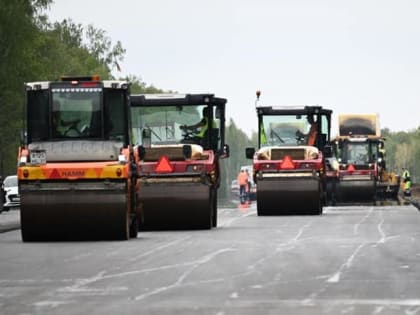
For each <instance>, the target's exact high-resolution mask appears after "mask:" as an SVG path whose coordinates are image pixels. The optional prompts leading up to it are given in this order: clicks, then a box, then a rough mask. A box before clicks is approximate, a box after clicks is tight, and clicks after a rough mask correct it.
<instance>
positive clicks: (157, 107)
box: [130, 94, 227, 152]
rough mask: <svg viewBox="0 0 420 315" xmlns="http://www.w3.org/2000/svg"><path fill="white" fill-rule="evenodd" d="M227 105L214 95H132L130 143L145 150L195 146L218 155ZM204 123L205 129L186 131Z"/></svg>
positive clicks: (223, 132) (222, 142)
mask: <svg viewBox="0 0 420 315" xmlns="http://www.w3.org/2000/svg"><path fill="white" fill-rule="evenodd" d="M226 102H227V100H226V99H224V98H219V97H215V96H214V95H213V94H139V95H131V99H130V106H131V121H132V133H133V142H134V144H136V145H140V146H145V147H147V146H150V145H151V146H159V145H171V144H180V143H197V144H200V145H201V146H203V148H204V149H206V150H208V149H211V150H213V151H215V152H219V151H220V150H221V149H222V148H223V147H224V144H225V140H224V136H225V105H226ZM203 121H204V122H205V124H207V125H206V126H207V127H206V128H205V129H202V127H200V128H198V127H197V130H194V128H192V127H191V129H186V128H185V126H194V125H196V124H198V123H200V122H203Z"/></svg>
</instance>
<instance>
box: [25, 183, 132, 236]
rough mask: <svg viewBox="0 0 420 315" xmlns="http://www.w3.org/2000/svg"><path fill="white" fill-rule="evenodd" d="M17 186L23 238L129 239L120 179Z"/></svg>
mask: <svg viewBox="0 0 420 315" xmlns="http://www.w3.org/2000/svg"><path fill="white" fill-rule="evenodd" d="M20 187H21V210H20V215H21V230H22V239H23V241H56V240H125V239H128V236H129V234H128V231H129V220H128V212H127V211H128V210H127V209H128V205H127V193H126V189H125V187H126V185H125V183H123V182H120V183H110V184H109V183H108V184H104V183H103V182H100V183H97V182H95V183H93V182H88V183H86V182H83V183H81V182H74V183H67V182H65V183H51V182H50V183H48V184H40V185H36V184H26V185H25V184H21V186H20Z"/></svg>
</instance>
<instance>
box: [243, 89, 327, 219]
mask: <svg viewBox="0 0 420 315" xmlns="http://www.w3.org/2000/svg"><path fill="white" fill-rule="evenodd" d="M259 97H260V93H259V92H257V101H256V111H257V116H258V149H257V150H256V149H255V148H246V157H247V158H249V159H253V168H254V181H255V182H256V184H257V213H258V215H278V214H322V211H323V206H324V204H325V201H326V197H325V191H326V190H325V185H326V181H325V154H324V150H325V149H326V145H327V143H328V142H329V140H330V129H331V114H332V110H329V109H325V108H322V107H321V106H260V105H259V104H258V101H259Z"/></svg>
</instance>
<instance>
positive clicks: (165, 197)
mask: <svg viewBox="0 0 420 315" xmlns="http://www.w3.org/2000/svg"><path fill="white" fill-rule="evenodd" d="M212 191H213V189H212V188H211V186H209V185H207V184H204V183H199V182H165V181H160V182H154V183H147V182H146V183H143V184H142V185H141V188H140V195H139V197H138V199H139V202H140V206H141V207H142V209H143V216H144V222H143V225H142V226H141V228H142V229H210V228H211V227H212V226H213V220H214V216H213V215H214V209H213V208H214V198H216V194H215V193H212Z"/></svg>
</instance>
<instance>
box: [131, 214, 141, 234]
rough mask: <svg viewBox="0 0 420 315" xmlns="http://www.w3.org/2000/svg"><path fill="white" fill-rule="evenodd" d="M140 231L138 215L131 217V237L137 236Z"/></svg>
mask: <svg viewBox="0 0 420 315" xmlns="http://www.w3.org/2000/svg"><path fill="white" fill-rule="evenodd" d="M138 232H139V222H138V219H137V216H134V217H133V218H132V219H131V224H130V238H137V234H138Z"/></svg>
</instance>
